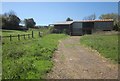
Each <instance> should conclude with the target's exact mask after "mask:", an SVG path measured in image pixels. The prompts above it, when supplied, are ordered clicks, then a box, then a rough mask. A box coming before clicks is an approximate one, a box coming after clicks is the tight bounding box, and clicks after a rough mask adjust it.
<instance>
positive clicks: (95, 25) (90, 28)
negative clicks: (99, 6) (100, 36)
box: [52, 19, 113, 35]
mask: <svg viewBox="0 0 120 81" xmlns="http://www.w3.org/2000/svg"><path fill="white" fill-rule="evenodd" d="M52 25H53V26H54V32H56V33H62V32H66V33H67V34H69V35H84V34H92V33H94V32H97V31H111V30H112V29H113V19H104V20H81V21H65V22H58V23H54V24H52Z"/></svg>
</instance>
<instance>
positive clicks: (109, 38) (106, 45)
mask: <svg viewBox="0 0 120 81" xmlns="http://www.w3.org/2000/svg"><path fill="white" fill-rule="evenodd" d="M80 42H81V44H83V45H85V46H89V47H91V48H93V49H95V50H97V51H98V52H99V53H100V54H101V55H102V56H104V57H106V58H109V59H111V60H112V61H113V62H118V35H116V34H113V35H100V34H99V35H86V36H83V37H82V38H81V39H80Z"/></svg>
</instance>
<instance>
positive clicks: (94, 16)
mask: <svg viewBox="0 0 120 81" xmlns="http://www.w3.org/2000/svg"><path fill="white" fill-rule="evenodd" d="M95 19H96V15H95V14H92V15H89V16H86V17H84V18H83V20H95Z"/></svg>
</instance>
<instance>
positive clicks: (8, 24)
mask: <svg viewBox="0 0 120 81" xmlns="http://www.w3.org/2000/svg"><path fill="white" fill-rule="evenodd" d="M20 21H21V20H20V18H19V17H17V15H16V14H15V12H14V11H10V12H8V13H4V14H3V15H2V28H5V29H17V28H18V27H19V23H20Z"/></svg>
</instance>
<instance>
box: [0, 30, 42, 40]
mask: <svg viewBox="0 0 120 81" xmlns="http://www.w3.org/2000/svg"><path fill="white" fill-rule="evenodd" d="M42 34H43V33H42V32H38V35H39V37H42V36H43V35H42ZM13 37H17V39H18V40H21V37H23V38H24V39H26V38H28V39H30V38H34V32H33V31H32V33H31V34H22V35H20V34H18V35H9V36H0V40H1V39H2V38H9V40H10V41H12V39H13Z"/></svg>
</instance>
